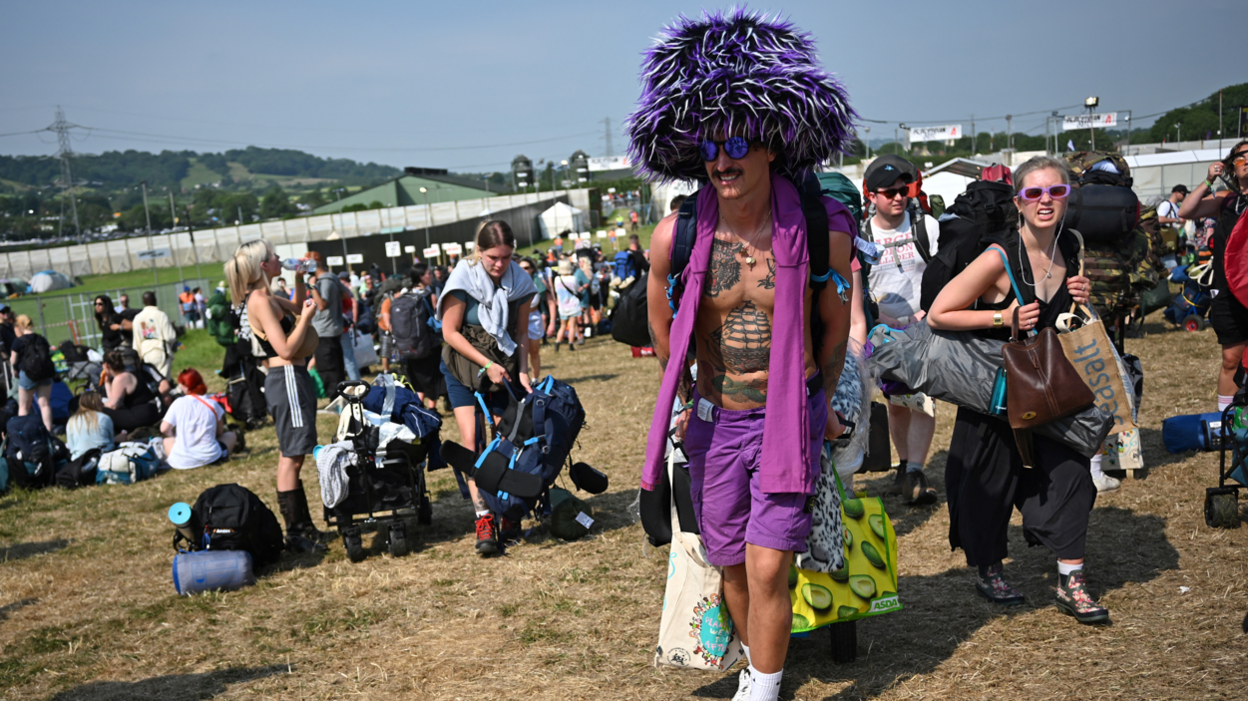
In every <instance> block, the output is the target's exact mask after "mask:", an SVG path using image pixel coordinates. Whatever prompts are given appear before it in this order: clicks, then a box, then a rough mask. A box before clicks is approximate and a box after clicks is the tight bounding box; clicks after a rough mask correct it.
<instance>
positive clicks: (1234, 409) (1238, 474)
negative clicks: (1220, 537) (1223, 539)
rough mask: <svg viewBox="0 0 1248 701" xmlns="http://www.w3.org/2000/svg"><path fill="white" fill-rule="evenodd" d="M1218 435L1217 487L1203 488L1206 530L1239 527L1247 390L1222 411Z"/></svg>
mask: <svg viewBox="0 0 1248 701" xmlns="http://www.w3.org/2000/svg"><path fill="white" fill-rule="evenodd" d="M1210 433H1211V434H1212V433H1213V431H1210ZM1218 435H1219V436H1220V439H1221V440H1220V443H1221V445H1219V446H1218V486H1216V487H1209V488H1207V489H1205V524H1206V525H1208V526H1209V527H1210V528H1239V521H1240V519H1239V491H1240V490H1241V489H1248V390H1246V389H1240V390H1239V391H1238V392H1236V393H1235V399H1234V401H1232V402H1231V405H1230V406H1228V407H1227V408H1226V410H1224V411H1223V412H1222V425H1221V427H1220V428H1219V430H1218ZM1228 452H1229V453H1230V455H1231V460H1230V465H1227V460H1226V455H1227V453H1228ZM1228 482H1231V483H1230V484H1228ZM1236 482H1238V484H1235V483H1236Z"/></svg>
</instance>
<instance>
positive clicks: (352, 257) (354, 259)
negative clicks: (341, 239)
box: [347, 253, 364, 265]
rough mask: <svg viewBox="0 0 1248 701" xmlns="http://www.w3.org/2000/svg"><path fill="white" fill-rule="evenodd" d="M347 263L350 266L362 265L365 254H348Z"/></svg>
mask: <svg viewBox="0 0 1248 701" xmlns="http://www.w3.org/2000/svg"><path fill="white" fill-rule="evenodd" d="M347 263H348V264H349V265H355V264H356V263H359V264H361V265H362V264H363V263H364V254H363V253H348V254H347Z"/></svg>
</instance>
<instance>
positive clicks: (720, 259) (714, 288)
mask: <svg viewBox="0 0 1248 701" xmlns="http://www.w3.org/2000/svg"><path fill="white" fill-rule="evenodd" d="M708 272H709V273H710V279H709V280H707V284H706V296H707V297H718V296H719V293H720V292H723V291H724V290H727V289H731V288H732V287H734V286H736V284H737V283H738V282H741V264H740V263H739V262H737V246H736V244H733V243H732V242H731V241H721V240H719V239H715V240H714V241H713V242H712V245H711V266H710V270H709V271H708Z"/></svg>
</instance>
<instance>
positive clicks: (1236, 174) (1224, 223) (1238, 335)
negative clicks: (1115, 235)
mask: <svg viewBox="0 0 1248 701" xmlns="http://www.w3.org/2000/svg"><path fill="white" fill-rule="evenodd" d="M1219 178H1226V179H1227V180H1230V181H1231V185H1232V186H1233V189H1230V190H1222V191H1220V192H1214V191H1213V190H1214V187H1216V185H1217V182H1218V180H1219ZM1245 210H1248V140H1245V141H1241V142H1239V143H1237V144H1235V145H1234V146H1232V147H1231V151H1230V155H1229V156H1228V157H1227V159H1226V160H1225V161H1219V162H1217V163H1214V164H1212V165H1210V166H1209V177H1208V179H1206V180H1205V181H1204V182H1203V183H1201V184H1199V185H1197V186H1196V187H1195V189H1193V190H1192V194H1190V195H1188V196H1187V198H1186V199H1184V200H1183V206H1182V207H1180V208H1179V216H1180V217H1182V218H1183V219H1203V218H1205V217H1216V218H1217V220H1218V224H1217V226H1216V227H1215V228H1214V230H1213V238H1212V239H1211V243H1212V247H1213V289H1214V290H1215V292H1214V297H1213V303H1212V304H1210V305H1209V325H1210V326H1212V327H1213V330H1214V332H1215V333H1217V334H1218V344H1219V345H1221V346H1222V370H1221V371H1220V372H1219V374H1218V411H1222V410H1224V409H1226V408H1227V407H1228V406H1230V405H1231V399H1232V398H1233V397H1234V396H1235V391H1236V389H1237V386H1236V384H1235V374H1236V373H1238V372H1239V368H1240V365H1241V364H1242V363H1243V361H1244V349H1245V348H1248V307H1245V306H1244V305H1243V304H1242V303H1241V302H1240V301H1239V300H1238V299H1236V298H1235V295H1234V294H1232V293H1231V291H1230V289H1229V288H1228V285H1227V282H1226V262H1225V261H1224V260H1223V259H1222V257H1223V255H1224V254H1225V252H1226V239H1227V237H1228V236H1230V234H1231V230H1232V229H1234V228H1235V224H1236V223H1238V222H1239V220H1240V219H1241V218H1242V217H1243V216H1244V212H1245ZM1241 264H1242V263H1241Z"/></svg>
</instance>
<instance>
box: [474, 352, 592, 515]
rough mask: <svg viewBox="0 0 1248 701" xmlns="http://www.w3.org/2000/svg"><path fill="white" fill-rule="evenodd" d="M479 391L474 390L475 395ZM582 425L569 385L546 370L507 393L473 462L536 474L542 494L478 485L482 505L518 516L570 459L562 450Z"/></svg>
mask: <svg viewBox="0 0 1248 701" xmlns="http://www.w3.org/2000/svg"><path fill="white" fill-rule="evenodd" d="M478 396H479V395H478ZM584 425H585V408H584V407H583V406H581V400H580V399H579V398H578V397H577V396H576V390H575V389H573V388H572V386H571V385H569V384H567V383H565V382H560V381H559V380H556V379H555V378H553V377H551V376H549V375H547V376H546V379H545V380H542V381H541V382H539V383H537V384H536V385H533V391H532V392H531V393H530V394H528V395H525V396H524V397H519V398H517V397H516V396H514V395H513V396H512V398H511V402H510V403H509V405H508V406H507V410H506V411H505V412H503V416H502V419H501V420H500V421H499V423H498V427H497V428H498V430H497V432H496V433H495V437H494V440H493V441H491V442H490V444H489V445H488V446H486V449H485V451H483V452H482V453H481V456H480V457H479V458H478V459H477V467H478V468H480V467H481V466H483V465H485V464H486V463H487V462H498V461H504V462H506V463H507V466H508V467H509V468H511V469H513V470H519V471H520V472H523V473H527V474H531V475H539V476H540V477H541V480H542V486H543V490H542V492H543V496H542V497H539V499H523V498H520V497H517V496H515V495H512V494H508V493H507V492H498V493H496V494H493V493H490V492H488V491H484V490H483V491H482V492H481V494H482V496H483V498H484V499H485V501H486V505H487V506H489V507H490V509H491V510H492V511H493V512H494V513H496V514H499V515H500V516H502V517H504V518H507V519H509V520H515V521H518V520H520V518H522V517H523V516H524V514H525V513H526V512H528V511H530V510H531V509H533V508H534V506H535V505H536V503H537V502H538V500H545V499H547V496H546V492H547V490H549V488H550V485H551V484H553V483H554V481H555V478H556V477H558V476H559V472H560V471H561V470H562V469H563V466H564V464H565V463H568V462H570V461H569V460H568V455H569V454H570V453H571V452H572V446H573V445H574V444H575V443H576V439H577V437H578V436H579V435H580V433H581V428H582V427H583V426H584Z"/></svg>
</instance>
